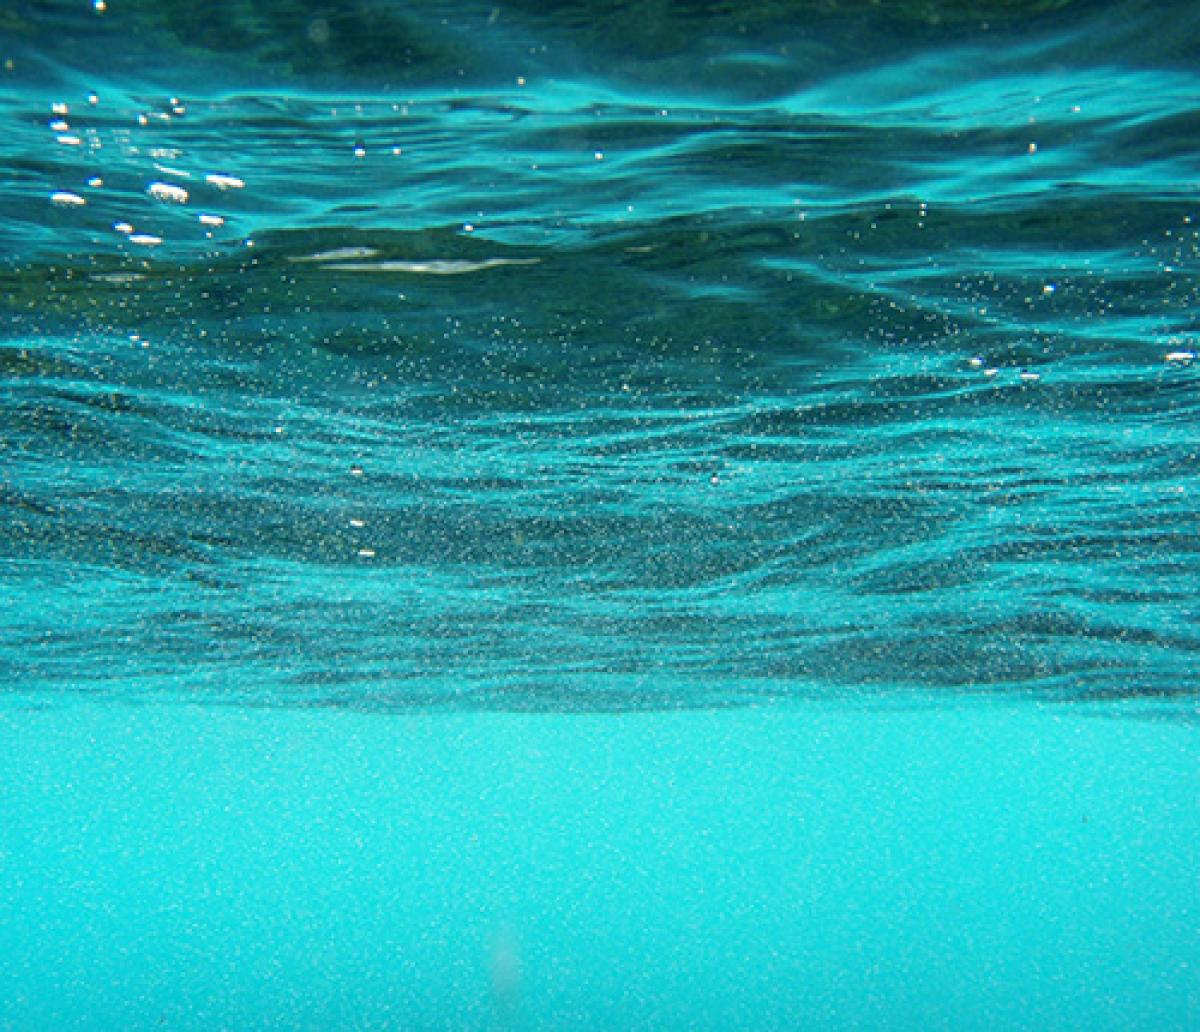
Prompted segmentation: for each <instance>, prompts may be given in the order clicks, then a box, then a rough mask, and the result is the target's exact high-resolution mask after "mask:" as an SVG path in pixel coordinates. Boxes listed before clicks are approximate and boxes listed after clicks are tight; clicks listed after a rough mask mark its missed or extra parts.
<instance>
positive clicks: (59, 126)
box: [50, 118, 71, 133]
mask: <svg viewBox="0 0 1200 1032" xmlns="http://www.w3.org/2000/svg"><path fill="white" fill-rule="evenodd" d="M50 128H51V129H52V130H53V131H54V132H56V133H69V132H70V131H71V126H70V124H69V123H68V122H66V121H64V120H63V119H61V118H56V119H55V120H54V121H53V122H51V123H50Z"/></svg>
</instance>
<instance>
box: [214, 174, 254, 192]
mask: <svg viewBox="0 0 1200 1032" xmlns="http://www.w3.org/2000/svg"><path fill="white" fill-rule="evenodd" d="M204 181H205V182H206V183H208V185H209V186H215V187H216V188H217V189H218V190H240V189H242V187H244V186H245V185H246V183H245V181H244V180H242V179H239V178H238V177H237V176H227V175H224V174H223V173H221V172H209V173H208V175H206V176H205V177H204Z"/></svg>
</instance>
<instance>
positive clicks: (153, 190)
mask: <svg viewBox="0 0 1200 1032" xmlns="http://www.w3.org/2000/svg"><path fill="white" fill-rule="evenodd" d="M146 193H148V194H149V195H150V196H151V197H153V198H154V199H155V200H157V201H164V202H166V203H168V204H187V200H188V192H187V191H186V190H185V189H184V188H183V187H182V186H176V185H175V184H174V183H151V184H150V185H149V186H148V187H146Z"/></svg>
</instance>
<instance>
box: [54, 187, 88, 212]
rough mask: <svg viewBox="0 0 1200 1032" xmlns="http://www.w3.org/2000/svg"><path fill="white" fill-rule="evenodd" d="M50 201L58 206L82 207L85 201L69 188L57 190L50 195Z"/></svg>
mask: <svg viewBox="0 0 1200 1032" xmlns="http://www.w3.org/2000/svg"><path fill="white" fill-rule="evenodd" d="M50 203H51V204H56V205H58V207H60V208H82V207H83V206H84V205H85V204H87V201H86V200H84V198H82V197H80V196H79V194H77V193H71V191H70V190H57V191H55V192H54V193H52V194H51V195H50Z"/></svg>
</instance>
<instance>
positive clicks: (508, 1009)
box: [488, 925, 521, 1027]
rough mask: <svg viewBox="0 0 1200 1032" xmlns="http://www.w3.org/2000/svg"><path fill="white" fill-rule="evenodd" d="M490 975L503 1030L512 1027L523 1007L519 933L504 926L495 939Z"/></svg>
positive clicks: (497, 1014)
mask: <svg viewBox="0 0 1200 1032" xmlns="http://www.w3.org/2000/svg"><path fill="white" fill-rule="evenodd" d="M489 960H490V963H489V965H488V967H489V974H490V975H491V980H492V1002H493V1004H494V1005H495V1008H496V1016H497V1018H499V1020H500V1022H501V1025H502V1027H507V1026H509V1025H511V1024H512V1023H513V1022H514V1021H515V1020H516V1016H517V1010H518V1008H519V1007H520V1004H521V946H520V943H519V942H518V941H517V936H516V933H515V932H514V931H513V929H512V927H511V926H509V925H503V926H502V927H501V928H500V929H499V930H498V931H497V932H496V935H495V937H494V938H493V939H492V949H491V957H490V958H489Z"/></svg>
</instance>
